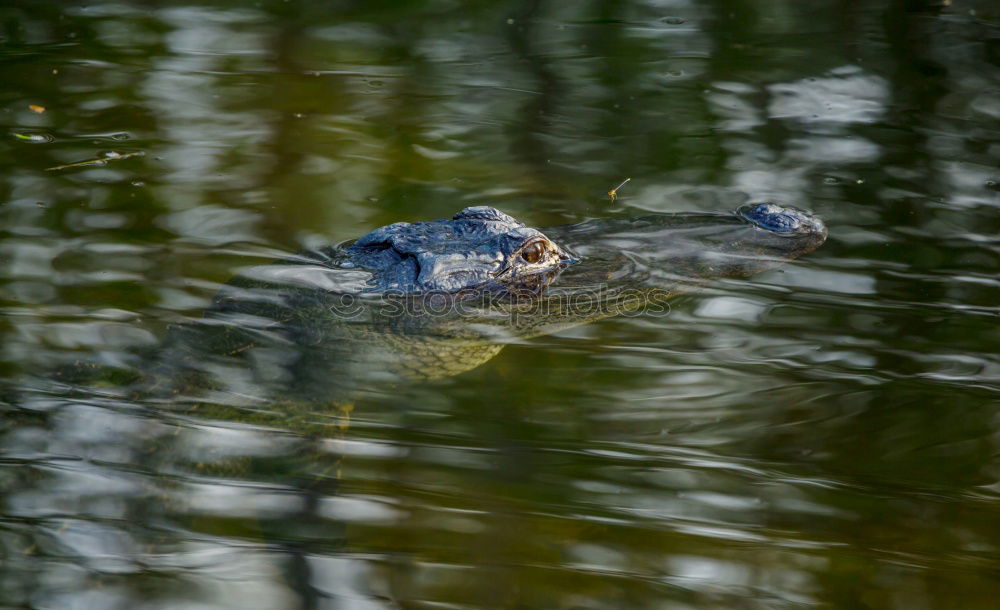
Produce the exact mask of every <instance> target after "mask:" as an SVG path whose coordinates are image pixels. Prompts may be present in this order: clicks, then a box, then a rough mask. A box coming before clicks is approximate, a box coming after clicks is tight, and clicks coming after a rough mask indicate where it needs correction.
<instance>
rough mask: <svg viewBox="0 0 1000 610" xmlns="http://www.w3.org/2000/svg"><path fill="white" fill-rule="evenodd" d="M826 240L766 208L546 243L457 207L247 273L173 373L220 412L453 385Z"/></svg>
mask: <svg viewBox="0 0 1000 610" xmlns="http://www.w3.org/2000/svg"><path fill="white" fill-rule="evenodd" d="M825 239H826V228H825V227H824V225H823V223H822V222H821V221H820V220H819V219H817V218H816V217H814V216H812V215H811V214H808V213H806V212H802V211H799V210H796V209H793V208H787V207H781V206H777V205H774V204H767V203H759V204H749V205H745V206H743V207H741V208H740V209H738V210H736V212H734V213H729V214H701V213H695V214H652V215H647V216H641V217H638V218H631V219H604V220H590V221H586V222H583V223H579V224H575V225H566V226H558V227H551V228H546V229H542V230H536V229H532V228H529V227H526V226H525V225H524V224H523V223H521V222H518V221H517V220H515V219H514V218H512V217H510V216H508V215H506V214H504V213H503V212H500V211H499V210H496V209H494V208H491V207H485V206H480V207H473V208H466V209H465V210H462V211H461V212H459V213H458V214H456V215H455V216H454V218H452V219H451V220H445V221H437V222H421V223H412V224H410V223H396V224H392V225H388V226H385V227H381V228H378V229H376V230H374V231H372V232H370V233H368V234H367V235H365V236H363V237H361V238H359V239H358V240H356V241H353V242H348V243H345V244H341V245H338V246H332V247H329V248H325V249H321V250H316V251H308V252H305V253H301V254H299V255H296V256H295V257H292V258H289V259H286V260H282V261H279V262H277V263H273V264H269V265H261V266H257V267H252V268H249V269H246V270H245V271H244V272H243V273H241V274H240V275H239V276H237V277H236V278H234V279H233V280H232V281H231V282H230V283H228V284H227V285H226V286H225V287H224V288H223V289H222V290H221V291H220V293H219V294H218V295H217V296H216V298H215V299H214V301H213V303H212V305H211V307H210V308H209V309H208V310H207V312H206V313H205V316H204V318H203V319H201V320H197V321H192V322H189V323H186V324H183V325H179V326H178V327H177V328H175V329H174V331H173V332H172V337H171V340H170V344H171V348H170V357H169V358H168V359H167V360H168V361H169V362H170V363H171V365H170V366H171V368H172V371H171V374H172V375H174V376H177V375H181V376H185V375H187V376H191V375H194V376H196V377H198V378H199V383H198V384H197V386H198V387H201V388H205V387H209V388H211V389H212V390H215V391H214V392H212V393H213V395H214V396H215V397H219V396H223V395H225V396H230V397H233V396H242V397H246V398H247V399H248V400H250V401H254V400H266V399H267V398H268V397H269V396H275V395H278V396H290V395H293V394H294V395H296V396H301V397H307V398H309V399H310V400H316V399H319V400H323V401H345V400H349V399H350V398H352V397H353V396H355V395H356V394H357V393H358V392H359V391H364V390H365V388H366V387H368V386H369V384H370V383H372V382H379V383H381V382H383V381H384V380H385V379H386V378H389V379H398V378H437V377H444V376H448V375H454V374H457V373H460V372H462V371H465V370H468V369H470V368H473V367H475V366H477V365H479V364H481V363H483V362H485V361H487V360H489V359H490V358H492V357H493V356H495V355H496V354H497V353H498V352H499V351H500V350H501V349H502V347H503V345H504V344H505V343H508V342H510V341H511V340H512V339H522V338H526V337H531V336H537V335H543V334H549V333H552V332H556V331H559V330H561V329H564V328H569V327H572V326H575V325H579V324H584V323H587V322H591V321H594V320H598V319H601V318H605V317H609V316H613V315H616V314H620V313H625V312H641V311H643V310H651V311H658V310H659V311H662V310H663V303H664V302H665V301H666V300H667V299H669V298H671V297H673V296H675V295H677V294H679V293H683V292H688V291H690V290H692V289H695V288H697V287H698V286H701V285H703V284H705V283H706V282H708V281H710V280H712V279H715V278H722V277H747V276H750V275H753V274H756V273H759V272H761V271H766V270H768V269H771V268H774V267H776V266H778V265H780V264H782V263H784V262H787V261H789V260H791V259H794V258H796V257H798V256H801V255H803V254H806V253H808V252H811V251H812V250H815V249H816V248H817V247H819V246H820V245H821V244H822V243H823V241H824V240H825ZM174 391H175V393H176V392H184V391H186V390H174Z"/></svg>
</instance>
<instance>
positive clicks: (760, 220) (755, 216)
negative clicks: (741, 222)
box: [736, 203, 807, 233]
mask: <svg viewBox="0 0 1000 610" xmlns="http://www.w3.org/2000/svg"><path fill="white" fill-rule="evenodd" d="M736 213H737V214H738V215H739V216H742V217H743V218H745V219H747V220H749V221H750V222H752V223H753V224H755V225H757V226H758V227H760V228H762V229H766V230H768V231H774V232H777V233H787V232H789V231H795V230H797V229H799V228H800V227H801V226H802V224H803V222H804V221H805V220H806V219H807V216H806V215H805V214H803V213H802V212H799V211H798V210H795V209H792V208H783V207H781V206H780V205H776V204H773V203H749V204H747V205H744V206H740V207H739V208H738V209H737V210H736Z"/></svg>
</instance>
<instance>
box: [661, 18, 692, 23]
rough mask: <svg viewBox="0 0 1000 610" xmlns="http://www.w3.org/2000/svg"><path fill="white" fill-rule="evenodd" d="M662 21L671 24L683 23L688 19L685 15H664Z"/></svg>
mask: <svg viewBox="0 0 1000 610" xmlns="http://www.w3.org/2000/svg"><path fill="white" fill-rule="evenodd" d="M662 21H663V22H664V23H668V24H670V25H681V24H682V23H686V22H687V19H685V18H683V17H664V18H663V19H662Z"/></svg>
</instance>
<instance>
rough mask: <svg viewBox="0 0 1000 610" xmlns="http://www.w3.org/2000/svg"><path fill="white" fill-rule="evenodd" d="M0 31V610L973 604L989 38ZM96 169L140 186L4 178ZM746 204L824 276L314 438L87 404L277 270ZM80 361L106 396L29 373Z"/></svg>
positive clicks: (244, 9) (726, 292) (986, 524)
mask: <svg viewBox="0 0 1000 610" xmlns="http://www.w3.org/2000/svg"><path fill="white" fill-rule="evenodd" d="M0 23H2V28H0V56H2V57H3V59H4V60H5V61H3V62H0V79H2V81H0V82H3V83H6V85H5V86H2V87H0V93H2V95H0V109H2V112H0V117H3V126H2V127H3V129H2V130H0V132H2V134H3V135H4V137H3V139H2V142H0V159H2V163H3V164H4V172H3V173H2V177H0V195H2V196H0V278H2V279H0V281H2V282H3V290H2V291H0V308H2V310H0V311H2V317H0V335H2V338H0V378H2V384H0V399H2V409H3V417H2V419H0V422H2V423H0V489H2V493H0V548H2V551H0V561H2V567H3V569H2V570H0V602H2V604H3V605H9V606H12V607H14V606H17V607H60V608H62V607H67V608H75V607H101V608H116V607H122V608H125V607H135V606H136V605H137V604H144V605H146V606H150V607H174V606H177V605H183V604H191V605H199V606H205V607H241V608H243V607H245V608H253V607H260V608H275V607H289V608H291V607H309V608H319V607H349V608H380V607H386V608H392V607H413V608H419V607H430V606H437V607H470V608H471V607H527V608H567V609H568V608H654V607H656V608H660V607H677V608H684V607H706V606H718V607H749V608H755V607H760V608H774V607H793V606H801V605H827V606H831V607H906V608H924V607H926V608H938V607H963V608H978V607H982V608H988V607H992V606H993V605H994V602H993V599H994V598H995V594H996V592H997V587H996V582H995V577H994V575H995V572H996V569H997V561H996V555H997V548H996V544H995V542H994V538H995V535H994V534H993V532H994V531H995V529H996V525H997V524H996V516H995V515H996V511H997V502H998V493H1000V483H998V480H1000V478H998V477H1000V472H998V469H997V461H996V454H997V443H996V438H997V421H996V416H995V408H994V405H995V404H996V403H997V389H998V385H1000V365H998V363H997V358H996V345H997V340H998V339H1000V337H998V335H997V332H996V329H995V327H996V323H995V321H996V316H997V313H998V312H997V306H996V303H997V295H998V283H997V280H996V269H997V268H998V258H1000V255H998V251H997V248H996V238H995V235H996V234H997V231H998V229H1000V225H998V222H997V214H996V210H997V205H998V201H1000V200H998V195H997V192H998V191H997V188H996V184H997V182H1000V174H998V173H997V169H996V168H997V167H998V163H997V159H998V156H1000V150H998V148H997V144H996V141H997V140H998V138H997V128H996V118H997V117H998V116H1000V111H998V105H997V95H996V91H997V89H998V87H1000V70H998V66H997V58H996V53H995V46H994V45H993V44H992V42H991V41H992V37H993V36H994V35H995V29H996V26H997V24H998V23H1000V16H998V15H997V12H996V8H995V7H994V6H993V4H991V3H988V2H974V1H970V2H958V1H956V2H952V3H943V2H916V3H913V2H909V3H903V2H875V3H866V4H857V3H843V2H833V1H829V2H818V3H816V2H813V3H807V4H803V3H787V2H781V1H766V2H756V3H734V2H724V1H718V2H709V3H699V4H694V3H687V2H674V3H669V4H664V3H662V2H654V1H628V2H625V1H623V2H610V3H609V2H580V3H554V2H544V1H540V0H539V1H529V2H514V3H473V4H471V5H468V6H464V5H463V6H462V7H459V6H457V5H455V4H453V3H450V2H438V1H426V2H420V3H415V4H412V5H408V6H405V7H404V6H402V5H397V4H395V3H390V2H376V3H353V2H338V3H334V4H333V5H329V4H323V5H320V4H314V3H308V2H273V3H270V2H265V3H263V4H261V5H259V6H253V7H250V6H244V5H243V4H241V3H232V2H225V1H222V0H220V1H218V2H212V3H208V4H205V3H200V4H199V5H197V6H195V5H192V4H190V3H186V2H184V1H182V0H179V1H176V2H168V3H166V4H163V5H157V6H152V5H148V4H146V3H142V2H117V3H97V4H90V5H87V6H82V5H81V6H76V7H66V6H64V5H62V4H58V3H45V2H41V3H39V2H35V3H32V4H31V6H30V7H28V6H20V5H18V4H16V3H14V4H12V5H10V6H5V7H3V8H0ZM30 105H38V106H43V107H44V108H45V109H46V110H45V112H43V113H39V112H36V111H34V110H31V109H30V108H29V106H30ZM16 134H20V135H21V136H25V137H18V136H17V135H16ZM36 136H39V137H40V139H37V138H36ZM26 138H27V139H26ZM108 152H117V153H119V154H127V153H130V152H144V153H145V155H144V156H142V157H135V158H127V159H123V160H121V161H115V162H110V163H108V164H107V165H105V166H102V167H83V168H76V169H72V170H66V171H59V172H45V171H44V170H45V168H49V167H54V166H58V165H64V164H70V163H75V162H79V161H84V160H87V159H94V158H100V157H102V156H104V155H105V154H106V153H108ZM626 177H631V178H632V181H631V182H630V183H629V184H628V186H626V187H625V188H624V189H623V190H622V191H621V193H620V194H619V195H620V197H621V199H620V200H619V202H617V203H615V204H611V203H609V202H607V200H606V198H605V197H604V194H605V193H606V192H607V190H608V188H610V187H611V186H613V185H615V184H618V183H619V182H621V180H623V179H624V178H626ZM760 197H766V198H771V199H776V200H778V201H780V202H782V203H785V204H794V205H798V206H801V207H804V208H808V209H812V210H814V211H816V212H817V213H818V214H819V215H820V216H821V217H823V218H824V219H825V220H826V221H827V223H828V225H830V227H831V232H830V241H829V243H828V244H827V245H826V246H825V247H824V249H823V250H821V251H819V252H817V253H816V255H815V256H813V257H812V258H809V259H807V260H804V261H802V262H800V263H798V264H796V265H795V266H791V267H788V268H786V269H785V270H783V271H782V272H776V273H770V274H767V275H764V276H761V277H760V278H759V279H756V280H753V281H726V282H721V283H719V284H717V285H715V286H714V287H713V288H712V289H711V290H709V291H707V292H705V293H703V294H701V295H699V296H692V297H688V298H686V299H683V300H681V301H679V302H676V303H674V304H673V309H672V312H671V315H669V316H667V317H665V318H641V317H639V318H628V319H617V320H613V321H607V322H604V323H601V324H596V325H589V326H585V327H580V328H577V329H573V330H569V331H565V332H563V333H559V334H558V335H554V336H549V337H544V338H540V339H536V340H532V341H530V342H528V344H525V345H519V344H514V345H509V346H507V347H506V348H505V350H504V353H502V354H501V355H499V356H498V357H497V358H496V359H494V360H493V361H491V362H490V363H489V364H487V365H485V366H483V367H480V368H477V369H474V370H472V371H469V372H467V373H465V374H463V375H461V376H458V377H452V378H447V379H442V380H438V381H434V382H430V383H427V384H421V385H407V384H403V385H388V386H381V387H373V388H370V389H369V391H367V392H365V393H364V395H363V396H362V399H361V400H360V401H359V404H358V406H357V408H356V409H355V411H354V412H353V413H352V414H351V423H350V428H349V430H348V431H346V432H345V431H343V430H341V427H340V426H341V424H342V419H341V418H340V415H339V414H335V413H322V412H317V411H302V412H295V413H289V412H286V411H281V410H280V409H275V408H271V407H273V405H267V404H264V405H260V404H258V405H254V406H253V408H249V409H247V408H245V407H246V405H245V404H244V405H243V407H244V408H235V407H232V406H231V407H228V408H222V407H221V406H220V408H218V409H216V410H214V411H211V412H197V411H194V412H192V411H191V410H190V409H188V406H189V405H185V404H179V403H172V402H170V401H140V400H135V398H134V397H133V396H131V395H129V394H128V392H127V390H126V388H128V387H130V386H129V384H130V383H132V382H133V381H134V379H135V375H136V374H137V373H138V372H141V371H136V368H141V367H142V366H143V362H145V361H144V360H142V359H141V358H139V357H138V356H137V354H141V353H145V352H149V351H153V352H155V351H156V350H157V349H158V346H159V345H160V341H161V339H162V337H163V336H164V334H165V328H166V326H167V325H168V324H169V323H172V322H176V321H178V320H183V319H189V318H197V317H200V316H201V312H202V311H203V310H204V308H205V307H206V306H207V305H208V303H209V300H210V299H211V297H212V295H214V294H215V293H216V291H217V290H218V287H219V285H220V284H221V283H222V282H225V281H226V280H227V279H228V278H229V277H231V276H232V275H233V274H234V272H235V271H236V270H238V269H239V268H243V267H246V266H249V265H253V264H258V263H260V262H263V261H266V260H270V259H273V258H276V257H279V256H282V255H284V254H287V253H288V252H293V251H297V250H299V249H301V248H302V247H305V246H311V247H318V246H322V245H325V244H329V243H336V242H339V241H341V240H343V239H346V238H349V237H355V236H358V235H361V234H363V233H365V232H366V231H367V230H369V229H371V228H373V227H375V226H379V225H383V224H386V223H389V222H393V221H399V220H405V221H412V220H418V219H429V218H441V217H446V216H447V215H449V214H450V213H452V212H454V211H455V210H456V209H459V208H461V207H463V206H465V205H472V204H479V203H488V204H491V205H495V206H497V207H500V208H502V209H504V210H505V211H506V212H508V213H511V214H513V215H515V216H517V217H519V218H523V219H524V220H526V221H528V223H529V224H532V225H536V226H545V225H552V224H560V223H567V222H576V221H579V220H582V219H585V218H587V217H605V216H608V215H612V214H615V213H617V211H619V210H621V209H622V208H628V209H640V210H645V211H654V212H669V211H689V210H690V211H716V210H724V209H732V208H734V207H735V206H736V205H738V204H740V203H741V202H743V201H744V200H745V199H747V198H760ZM81 362H82V363H84V364H85V365H88V366H92V367H95V369H94V370H99V371H102V372H106V371H109V370H110V371H112V372H113V373H114V374H112V375H110V376H101V377H100V383H91V382H87V383H83V382H81V381H80V378H79V377H74V376H70V375H65V374H62V375H52V374H50V373H52V372H53V371H55V372H57V373H66V372H67V371H68V372H73V373H80V371H79V368H78V367H79V363H81ZM83 378H84V379H86V376H83ZM91 381H93V380H92V379H91ZM220 398H223V399H225V398H228V399H230V400H229V401H228V402H227V401H226V400H222V401H221V402H223V403H226V404H231V403H233V402H236V403H237V406H239V402H238V401H235V400H233V399H234V397H233V396H232V395H230V396H223V397H220Z"/></svg>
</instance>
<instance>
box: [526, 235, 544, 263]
mask: <svg viewBox="0 0 1000 610" xmlns="http://www.w3.org/2000/svg"><path fill="white" fill-rule="evenodd" d="M544 254H545V246H544V245H543V244H542V242H540V241H536V242H534V243H531V244H528V245H527V246H525V247H524V250H521V258H523V259H524V260H525V261H527V262H529V263H531V264H532V265H533V264H535V263H537V262H538V261H540V260H542V255H544Z"/></svg>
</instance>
